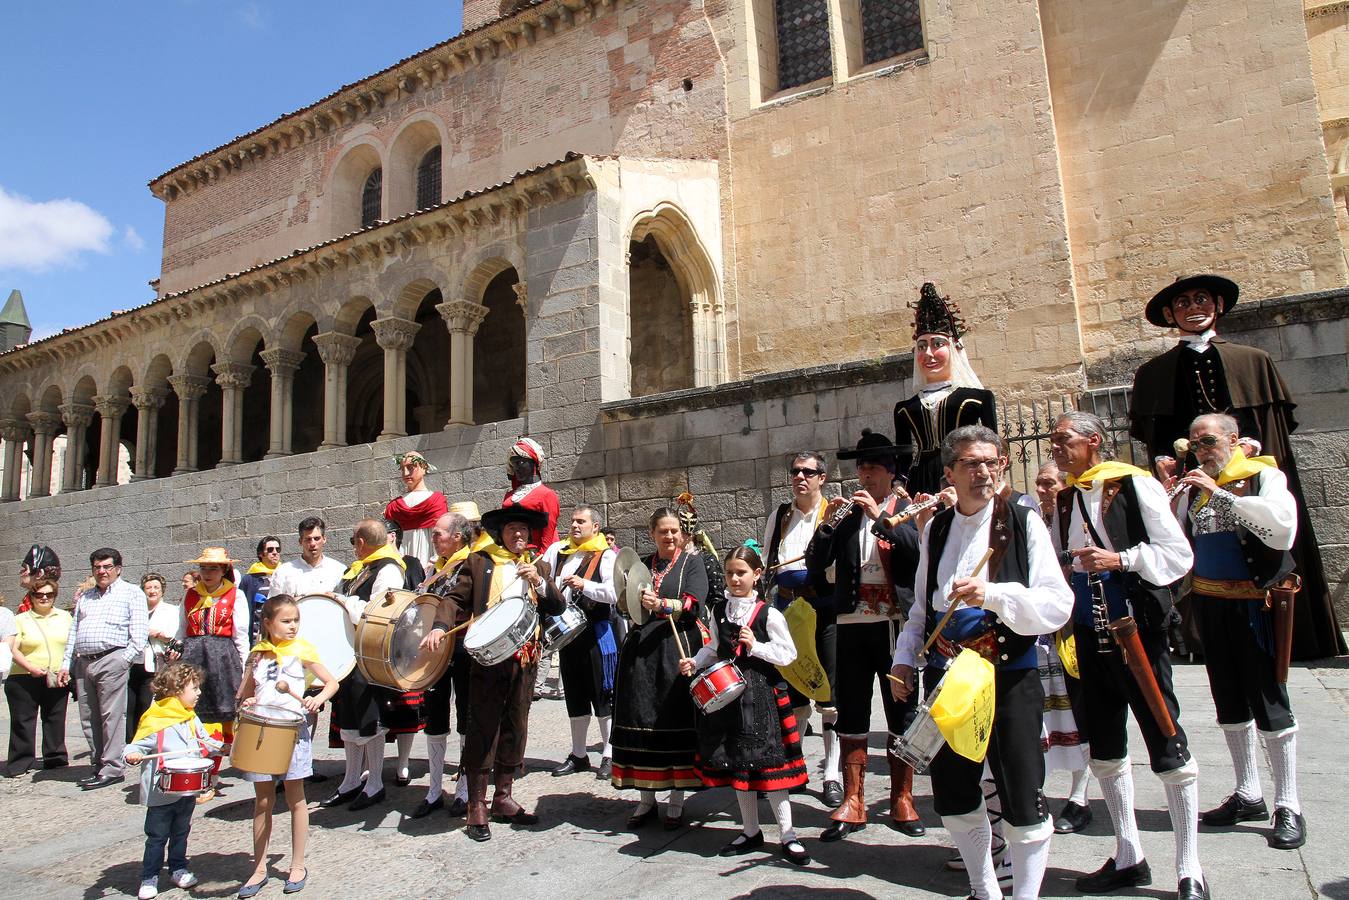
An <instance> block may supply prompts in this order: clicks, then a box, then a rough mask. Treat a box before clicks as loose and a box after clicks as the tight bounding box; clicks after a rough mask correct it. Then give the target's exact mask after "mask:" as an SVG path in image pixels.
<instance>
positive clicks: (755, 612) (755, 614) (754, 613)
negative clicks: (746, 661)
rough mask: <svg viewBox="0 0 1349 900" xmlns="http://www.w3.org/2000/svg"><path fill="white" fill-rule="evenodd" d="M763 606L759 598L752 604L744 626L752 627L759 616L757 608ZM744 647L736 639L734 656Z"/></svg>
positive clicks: (759, 608)
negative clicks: (752, 606)
mask: <svg viewBox="0 0 1349 900" xmlns="http://www.w3.org/2000/svg"><path fill="white" fill-rule="evenodd" d="M763 607H764V602H763V601H762V600H760V601H759V602H758V603H756V604H754V609H753V610H752V611H751V612H750V614H749V618H748V619H746V620H745V627H746V628H751V629H752V628H753V627H754V620H755V619H757V618H759V610H761V609H763ZM727 618H729V616H728V617H727ZM744 649H745V645H744V644H742V643H740V642H739V641H736V644H735V655H736V656H739V655H740V652H741V651H742V650H744Z"/></svg>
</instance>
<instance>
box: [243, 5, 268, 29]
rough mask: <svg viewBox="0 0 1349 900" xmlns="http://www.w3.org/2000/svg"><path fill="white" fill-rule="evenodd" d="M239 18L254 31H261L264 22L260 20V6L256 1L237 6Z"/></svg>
mask: <svg viewBox="0 0 1349 900" xmlns="http://www.w3.org/2000/svg"><path fill="white" fill-rule="evenodd" d="M239 18H240V20H242V21H243V23H244V24H245V25H247V26H248V27H249V28H252V29H253V30H254V31H262V30H264V29H265V28H266V24H265V23H264V22H263V21H262V8H261V7H260V6H258V4H256V3H245V4H244V5H243V6H242V7H240V8H239Z"/></svg>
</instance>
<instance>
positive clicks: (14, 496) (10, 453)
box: [0, 419, 28, 501]
mask: <svg viewBox="0 0 1349 900" xmlns="http://www.w3.org/2000/svg"><path fill="white" fill-rule="evenodd" d="M0 438H4V440H5V478H4V481H3V482H0V500H5V501H9V500H18V499H19V492H20V488H21V487H22V485H23V442H24V441H26V440H27V439H28V426H27V425H25V424H24V423H23V422H22V421H21V420H19V419H0Z"/></svg>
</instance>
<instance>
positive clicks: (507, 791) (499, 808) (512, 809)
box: [492, 770, 539, 825]
mask: <svg viewBox="0 0 1349 900" xmlns="http://www.w3.org/2000/svg"><path fill="white" fill-rule="evenodd" d="M514 784H515V772H514V770H505V771H502V770H498V771H497V773H496V792H495V793H493V795H492V821H493V822H505V823H508V824H511V825H537V824H538V823H539V817H538V816H536V815H534V814H533V813H529V812H525V808H524V807H523V806H521V805H520V804H519V803H516V802H515V798H514V797H512V796H511V790H512V788H513V786H514Z"/></svg>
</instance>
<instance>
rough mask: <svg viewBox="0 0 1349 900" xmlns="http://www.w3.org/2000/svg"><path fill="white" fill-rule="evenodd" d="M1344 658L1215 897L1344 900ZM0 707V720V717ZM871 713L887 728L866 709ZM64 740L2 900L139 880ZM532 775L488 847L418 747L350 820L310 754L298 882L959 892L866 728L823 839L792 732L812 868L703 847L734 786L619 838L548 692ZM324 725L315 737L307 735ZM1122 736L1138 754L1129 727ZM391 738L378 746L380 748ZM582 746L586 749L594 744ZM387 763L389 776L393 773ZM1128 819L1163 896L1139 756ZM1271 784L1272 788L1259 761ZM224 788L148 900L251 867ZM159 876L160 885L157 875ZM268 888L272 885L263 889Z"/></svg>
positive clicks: (31, 803)
mask: <svg viewBox="0 0 1349 900" xmlns="http://www.w3.org/2000/svg"><path fill="white" fill-rule="evenodd" d="M1347 666H1349V660H1337V661H1334V662H1332V663H1331V664H1330V665H1329V666H1326V667H1321V668H1296V669H1294V671H1293V673H1292V675H1291V678H1290V683H1289V689H1290V692H1291V694H1292V696H1293V703H1294V709H1295V710H1296V711H1297V713H1298V719H1299V722H1300V726H1301V732H1300V735H1299V757H1300V760H1299V761H1300V764H1301V767H1300V772H1299V777H1300V788H1301V794H1302V803H1303V807H1304V811H1305V813H1306V815H1307V818H1308V821H1309V823H1310V836H1309V840H1308V843H1307V846H1306V847H1304V848H1302V850H1300V851H1296V852H1279V851H1275V850H1271V849H1269V848H1268V847H1266V845H1265V840H1264V831H1265V829H1266V828H1267V826H1266V825H1264V824H1263V823H1246V824H1244V825H1243V826H1241V827H1238V828H1236V829H1233V830H1232V831H1230V832H1211V831H1207V830H1203V831H1201V836H1200V852H1201V856H1202V859H1203V862H1204V866H1205V872H1206V874H1207V875H1208V878H1209V881H1210V884H1211V887H1212V890H1213V896H1214V897H1224V898H1234V897H1239V898H1250V897H1261V898H1270V900H1274V898H1279V900H1283V898H1299V900H1300V898H1319V897H1327V898H1349V877H1347V876H1349V864H1347V863H1346V861H1345V851H1344V846H1345V843H1344V840H1343V833H1344V831H1345V828H1346V825H1349V819H1347V817H1346V816H1345V814H1344V812H1343V797H1344V794H1345V787H1346V778H1345V776H1344V774H1343V768H1342V763H1341V759H1342V755H1343V754H1342V753H1341V750H1342V747H1343V745H1344V742H1345V740H1346V738H1349V727H1346V726H1349V706H1346V704H1345V700H1344V698H1345V688H1346V687H1347V686H1349V684H1347V682H1349V668H1346V667H1347ZM1177 693H1178V695H1179V698H1180V702H1181V708H1182V710H1183V712H1182V717H1181V718H1182V723H1183V724H1184V725H1185V727H1186V730H1187V732H1188V733H1189V736H1190V741H1191V746H1192V748H1193V749H1194V752H1195V754H1196V755H1197V756H1198V758H1199V761H1200V770H1201V771H1200V803H1201V807H1202V808H1208V807H1210V806H1213V805H1216V804H1217V803H1218V802H1219V801H1221V800H1222V798H1223V797H1224V796H1226V795H1227V793H1228V792H1229V791H1230V790H1231V785H1232V775H1231V766H1230V763H1229V761H1228V756H1227V750H1226V744H1225V742H1224V741H1223V738H1222V735H1221V733H1220V732H1219V730H1218V729H1217V728H1216V726H1215V725H1213V706H1212V702H1211V700H1210V699H1209V695H1208V687H1207V682H1206V680H1205V675H1204V671H1203V669H1202V667H1199V666H1185V665H1182V666H1178V667H1177ZM4 712H5V711H4V710H3V709H0V723H4V724H0V730H4V731H7V718H6V716H5V714H4ZM872 721H873V722H881V721H883V717H882V715H881V712H880V705H879V701H878V702H877V705H876V711H875V713H874V715H873V719H872ZM67 724H68V728H67V746H69V747H70V748H71V749H72V750H73V751H74V752H75V753H76V754H77V760H76V762H77V764H76V765H73V766H72V767H71V768H69V769H66V770H61V771H57V772H46V773H38V774H32V775H29V776H27V777H25V778H21V779H8V780H4V781H0V816H3V819H0V821H4V822H6V823H8V825H9V834H8V835H7V839H6V840H4V841H3V845H2V846H3V848H4V849H3V850H0V885H3V887H0V896H3V897H6V898H10V900H25V898H34V900H36V898H44V900H90V898H95V897H107V896H112V897H119V896H128V895H129V896H134V895H135V892H136V888H137V886H138V879H139V867H140V854H141V848H142V826H143V822H144V810H143V808H142V807H140V806H138V805H136V803H135V792H136V788H135V786H134V785H133V784H131V783H130V782H128V783H127V785H126V786H125V787H123V788H120V789H118V788H105V789H103V790H100V791H96V792H93V793H92V794H85V793H82V792H80V791H79V790H78V789H77V788H76V787H75V785H74V781H75V779H77V778H79V777H82V776H83V775H84V774H86V773H87V772H88V767H87V758H86V755H85V754H86V748H85V745H84V740H83V738H82V737H81V735H80V733H79V727H78V723H77V722H76V711H75V707H74V705H72V706H71V708H70V716H69V720H68V723H67ZM530 725H531V728H530V732H531V734H530V744H529V748H530V755H529V760H528V762H527V774H526V775H525V777H523V778H522V779H521V780H520V781H519V782H517V794H518V796H519V797H520V798H521V800H522V801H523V802H524V803H526V805H527V806H529V807H531V808H533V809H534V810H535V811H536V812H537V813H538V814H539V816H540V817H541V819H542V823H541V824H540V825H539V826H537V827H536V828H531V829H512V828H509V827H506V826H500V825H494V826H493V831H492V834H493V839H492V840H491V841H490V842H489V843H486V844H476V843H474V842H472V841H470V840H468V839H467V838H466V837H464V835H463V834H462V827H461V826H462V820H451V819H449V818H448V817H447V816H445V815H444V814H443V813H441V814H436V815H433V816H431V817H429V818H427V819H423V820H420V821H413V820H412V819H409V818H407V817H406V813H407V812H408V811H410V810H412V809H413V808H414V807H415V806H416V804H417V801H418V800H419V799H420V798H421V796H422V794H423V792H424V790H425V787H424V784H425V780H424V778H425V761H424V760H425V757H424V752H423V744H422V741H421V739H418V742H417V745H416V748H415V749H414V753H413V776H414V779H415V780H414V782H413V784H412V785H411V786H410V787H406V788H399V787H396V786H394V785H393V784H392V781H391V779H390V780H389V782H388V785H389V786H388V794H389V798H390V800H389V802H388V803H385V804H383V805H382V806H379V807H376V808H374V809H370V810H366V811H364V812H362V813H352V812H349V811H346V810H336V811H330V810H321V809H318V808H317V801H318V800H320V799H321V798H322V797H323V796H326V795H327V794H328V793H330V792H331V791H332V790H333V788H334V787H335V786H336V783H337V782H336V779H337V778H339V777H340V774H341V761H340V751H333V750H329V749H327V748H326V747H321V748H318V749H317V752H316V754H315V755H316V759H317V760H318V767H319V771H321V772H324V773H326V774H328V775H330V776H331V777H330V780H329V781H328V782H327V783H325V784H311V785H308V786H307V788H308V797H309V800H310V801H311V802H310V809H311V813H310V822H311V826H310V847H309V867H310V872H311V875H310V879H309V885H308V887H307V888H306V892H305V893H306V896H310V897H322V898H369V897H447V896H465V897H491V898H509V900H534V898H539V900H565V898H573V897H574V898H582V897H585V898H593V897H615V898H620V897H633V898H653V900H654V898H659V900H669V898H670V897H672V896H676V895H677V896H681V897H691V896H697V897H703V898H719V897H727V898H730V897H736V898H765V900H767V898H774V900H776V898H792V897H806V896H807V895H809V896H810V897H812V898H825V900H851V898H860V897H900V898H933V897H960V896H964V895H965V893H966V892H967V884H966V882H965V879H964V876H963V874H958V873H952V872H948V871H946V870H945V869H944V868H943V867H942V863H943V862H944V861H945V859H946V858H947V856H948V854H949V852H950V850H949V848H950V846H951V845H950V841H949V840H948V839H947V837H946V834H945V832H944V831H943V830H942V829H941V828H940V827H939V825H938V824H937V818H936V816H935V815H934V814H933V812H932V803H931V792H930V786H929V783H928V780H927V779H926V778H922V777H920V778H918V779H917V780H916V783H915V788H916V791H917V794H918V806H919V809H920V811H921V812H922V813H923V817H924V820H925V821H926V822H927V823H928V835H927V837H925V838H920V839H911V838H905V837H904V836H902V835H900V834H899V833H898V832H896V831H893V830H891V829H890V828H888V827H887V826H886V825H885V824H884V823H885V818H884V816H885V806H886V803H885V802H884V797H885V796H887V789H888V779H887V777H886V775H885V771H884V759H883V758H882V756H881V753H880V749H881V744H882V742H881V740H880V738H879V736H877V737H875V738H873V741H872V746H873V755H872V760H871V769H870V771H869V773H868V779H869V781H868V784H869V791H868V794H869V796H870V798H871V800H872V804H871V815H872V824H871V825H870V826H869V827H868V828H867V829H866V830H865V831H863V832H862V833H860V834H859V835H857V836H855V837H853V838H851V839H849V840H847V841H844V842H842V843H836V844H821V843H819V841H818V840H816V836H817V835H818V834H819V832H820V830H821V829H823V828H824V827H825V826H826V824H827V823H828V818H827V813H826V811H825V810H824V809H823V808H822V805H821V803H820V801H819V798H818V796H817V794H816V793H815V791H816V790H818V787H819V781H820V779H819V768H818V765H819V762H820V754H821V742H820V739H819V738H818V737H811V738H808V739H807V740H806V751H807V757H808V760H809V762H810V763H811V766H812V768H811V793H809V794H808V795H799V796H798V797H797V798H795V802H794V804H793V806H794V814H795V818H796V825H797V829H798V831H799V833H800V834H801V836H802V838H803V839H804V843H805V845H806V848H807V850H808V851H809V852H810V853H811V855H812V856H814V857H815V862H814V863H813V864H812V865H811V866H810V867H809V868H806V869H798V868H796V867H794V866H791V865H790V864H788V863H787V862H785V861H784V860H783V859H782V858H781V857H780V856H779V855H778V854H777V853H776V843H775V842H776V836H777V830H776V828H775V827H773V826H772V825H771V824H770V823H771V822H772V818H771V815H770V813H769V810H768V808H767V805H766V804H764V805H762V807H761V810H760V815H761V818H762V821H763V822H764V823H765V826H766V827H765V834H766V836H767V838H768V841H769V845H768V848H767V849H768V851H769V852H766V853H763V854H752V855H749V856H745V857H740V858H737V859H720V858H717V857H716V856H715V854H716V851H717V850H718V849H719V848H720V847H721V846H723V845H724V844H725V843H727V842H728V841H729V840H730V839H731V838H732V837H734V836H735V834H736V833H737V830H738V826H737V823H736V803H735V798H734V796H733V795H732V793H731V792H730V791H729V790H726V789H720V790H715V791H704V792H701V793H698V794H696V795H693V796H691V797H690V798H689V800H688V802H687V804H686V807H685V818H686V820H688V821H689V822H690V826H689V827H685V828H682V829H680V830H679V831H675V832H667V831H665V830H664V829H663V828H661V827H660V826H659V825H656V826H654V827H653V828H648V829H645V830H643V831H642V832H640V833H638V834H633V833H630V832H627V831H626V830H625V821H626V819H627V816H628V814H629V813H630V812H631V808H632V805H633V801H634V799H635V795H633V794H626V795H620V794H618V793H617V792H615V791H614V790H613V789H612V788H610V787H609V786H608V785H607V784H605V783H602V782H599V781H597V780H596V779H595V778H594V776H593V775H592V774H590V773H582V774H577V775H573V776H570V777H568V778H565V779H560V778H551V777H550V776H549V775H548V774H547V771H546V769H547V768H548V767H550V766H551V765H553V764H554V763H555V762H556V761H558V760H560V759H562V757H563V756H565V754H566V752H567V749H568V745H569V737H568V733H569V732H568V727H567V719H566V711H565V709H564V708H563V704H562V703H560V702H557V701H550V700H543V701H539V702H538V703H536V704H535V705H534V709H533V712H532V714H531V722H530ZM319 733H320V734H325V733H326V731H325V729H324V728H323V727H322V726H321V727H320V732H319ZM1132 741H1133V745H1134V746H1135V747H1136V748H1140V749H1141V747H1142V742H1141V740H1140V739H1139V738H1138V736H1137V733H1136V732H1134V733H1133V735H1132ZM392 749H393V748H392V745H390V750H391V751H392ZM592 757H593V754H592ZM392 768H393V764H392V761H391V760H386V770H387V771H389V772H390V773H391V772H392ZM1134 772H1135V782H1136V791H1137V803H1138V810H1139V812H1138V821H1139V829H1140V832H1141V835H1142V841H1143V847H1144V851H1145V853H1146V855H1147V857H1148V859H1149V861H1150V862H1151V863H1152V867H1153V873H1154V880H1155V883H1154V884H1153V885H1152V886H1151V887H1148V888H1143V889H1140V890H1138V891H1136V892H1133V893H1131V894H1130V895H1129V896H1136V897H1150V898H1163V897H1172V896H1174V886H1173V877H1174V876H1173V865H1174V852H1173V843H1172V836H1171V832H1170V822H1169V819H1168V817H1167V813H1166V808H1165V802H1164V794H1163V791H1162V787H1161V783H1160V782H1159V781H1158V780H1157V779H1156V778H1155V777H1154V776H1153V775H1152V774H1151V773H1150V772H1149V770H1148V767H1147V761H1146V759H1145V758H1139V757H1137V756H1136V757H1135V758H1134ZM1262 779H1263V783H1264V786H1265V790H1266V796H1267V797H1269V796H1272V792H1273V789H1272V785H1271V783H1270V780H1269V775H1268V770H1267V769H1266V768H1265V767H1264V766H1263V765H1262ZM226 781H227V782H228V784H229V786H228V787H227V789H226V791H225V793H224V796H223V797H219V798H217V799H215V800H213V801H212V802H211V803H209V804H206V805H205V806H204V807H203V808H201V809H199V811H198V815H197V818H196V819H195V821H194V824H193V830H192V839H191V843H190V848H189V849H190V853H191V856H192V860H193V863H192V866H193V870H194V871H195V872H196V873H197V875H198V876H199V877H200V878H201V880H202V883H201V885H199V886H198V887H196V888H194V889H193V890H192V891H190V892H186V891H180V890H177V889H173V888H169V889H168V890H165V891H164V892H163V893H162V894H161V896H163V897H166V898H169V900H179V898H185V897H187V896H189V895H190V896H197V897H232V896H234V894H235V892H236V891H237V890H238V887H239V884H240V882H241V879H243V878H244V877H246V876H247V874H248V872H249V869H250V865H249V846H250V841H251V838H250V819H251V815H252V796H253V793H252V786H251V785H249V784H246V783H243V782H241V781H240V780H238V779H237V778H236V777H233V776H230V775H228V774H227V776H226ZM1066 789H1067V779H1066V777H1065V776H1064V775H1063V774H1062V773H1057V774H1055V775H1054V776H1052V777H1051V779H1050V783H1049V785H1048V790H1047V793H1048V794H1049V796H1050V797H1051V808H1053V809H1055V810H1057V809H1058V808H1059V807H1060V806H1061V805H1062V799H1061V798H1062V797H1063V796H1064V794H1065V792H1066ZM1092 797H1093V803H1092V806H1093V811H1094V812H1095V816H1096V818H1095V821H1094V822H1093V824H1092V825H1091V826H1090V827H1089V828H1088V829H1087V831H1086V832H1085V833H1083V834H1078V835H1069V836H1056V837H1055V838H1054V841H1053V844H1052V847H1051V853H1050V866H1049V871H1048V874H1047V877H1046V879H1045V883H1044V889H1043V892H1042V894H1043V896H1045V897H1075V896H1078V894H1077V892H1076V891H1075V890H1074V888H1073V884H1072V882H1073V879H1074V878H1076V877H1077V875H1079V874H1080V873H1082V872H1084V871H1088V870H1090V869H1094V868H1095V867H1097V866H1098V865H1099V864H1100V863H1101V862H1102V861H1103V860H1104V859H1105V858H1106V857H1107V856H1109V855H1110V854H1111V852H1113V849H1114V841H1113V838H1111V836H1110V825H1109V822H1108V820H1107V818H1106V811H1105V805H1104V803H1102V802H1101V801H1100V792H1099V790H1098V789H1097V788H1096V786H1095V785H1094V784H1093V788H1092ZM271 846H272V854H271V856H272V866H273V868H272V871H273V873H274V874H275V875H281V876H284V875H285V872H286V869H285V868H284V866H285V863H286V861H287V859H288V858H289V817H288V816H287V815H284V814H282V815H278V816H277V817H276V820H275V824H274V826H273V836H272V845H271ZM164 885H165V886H166V887H167V886H168V882H167V879H165V882H164ZM259 896H260V897H262V898H276V897H280V896H281V884H280V881H279V880H275V879H274V880H273V882H272V883H271V884H270V885H269V886H268V887H267V888H266V889H264V891H263V892H262V893H261V894H260V895H259Z"/></svg>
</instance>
